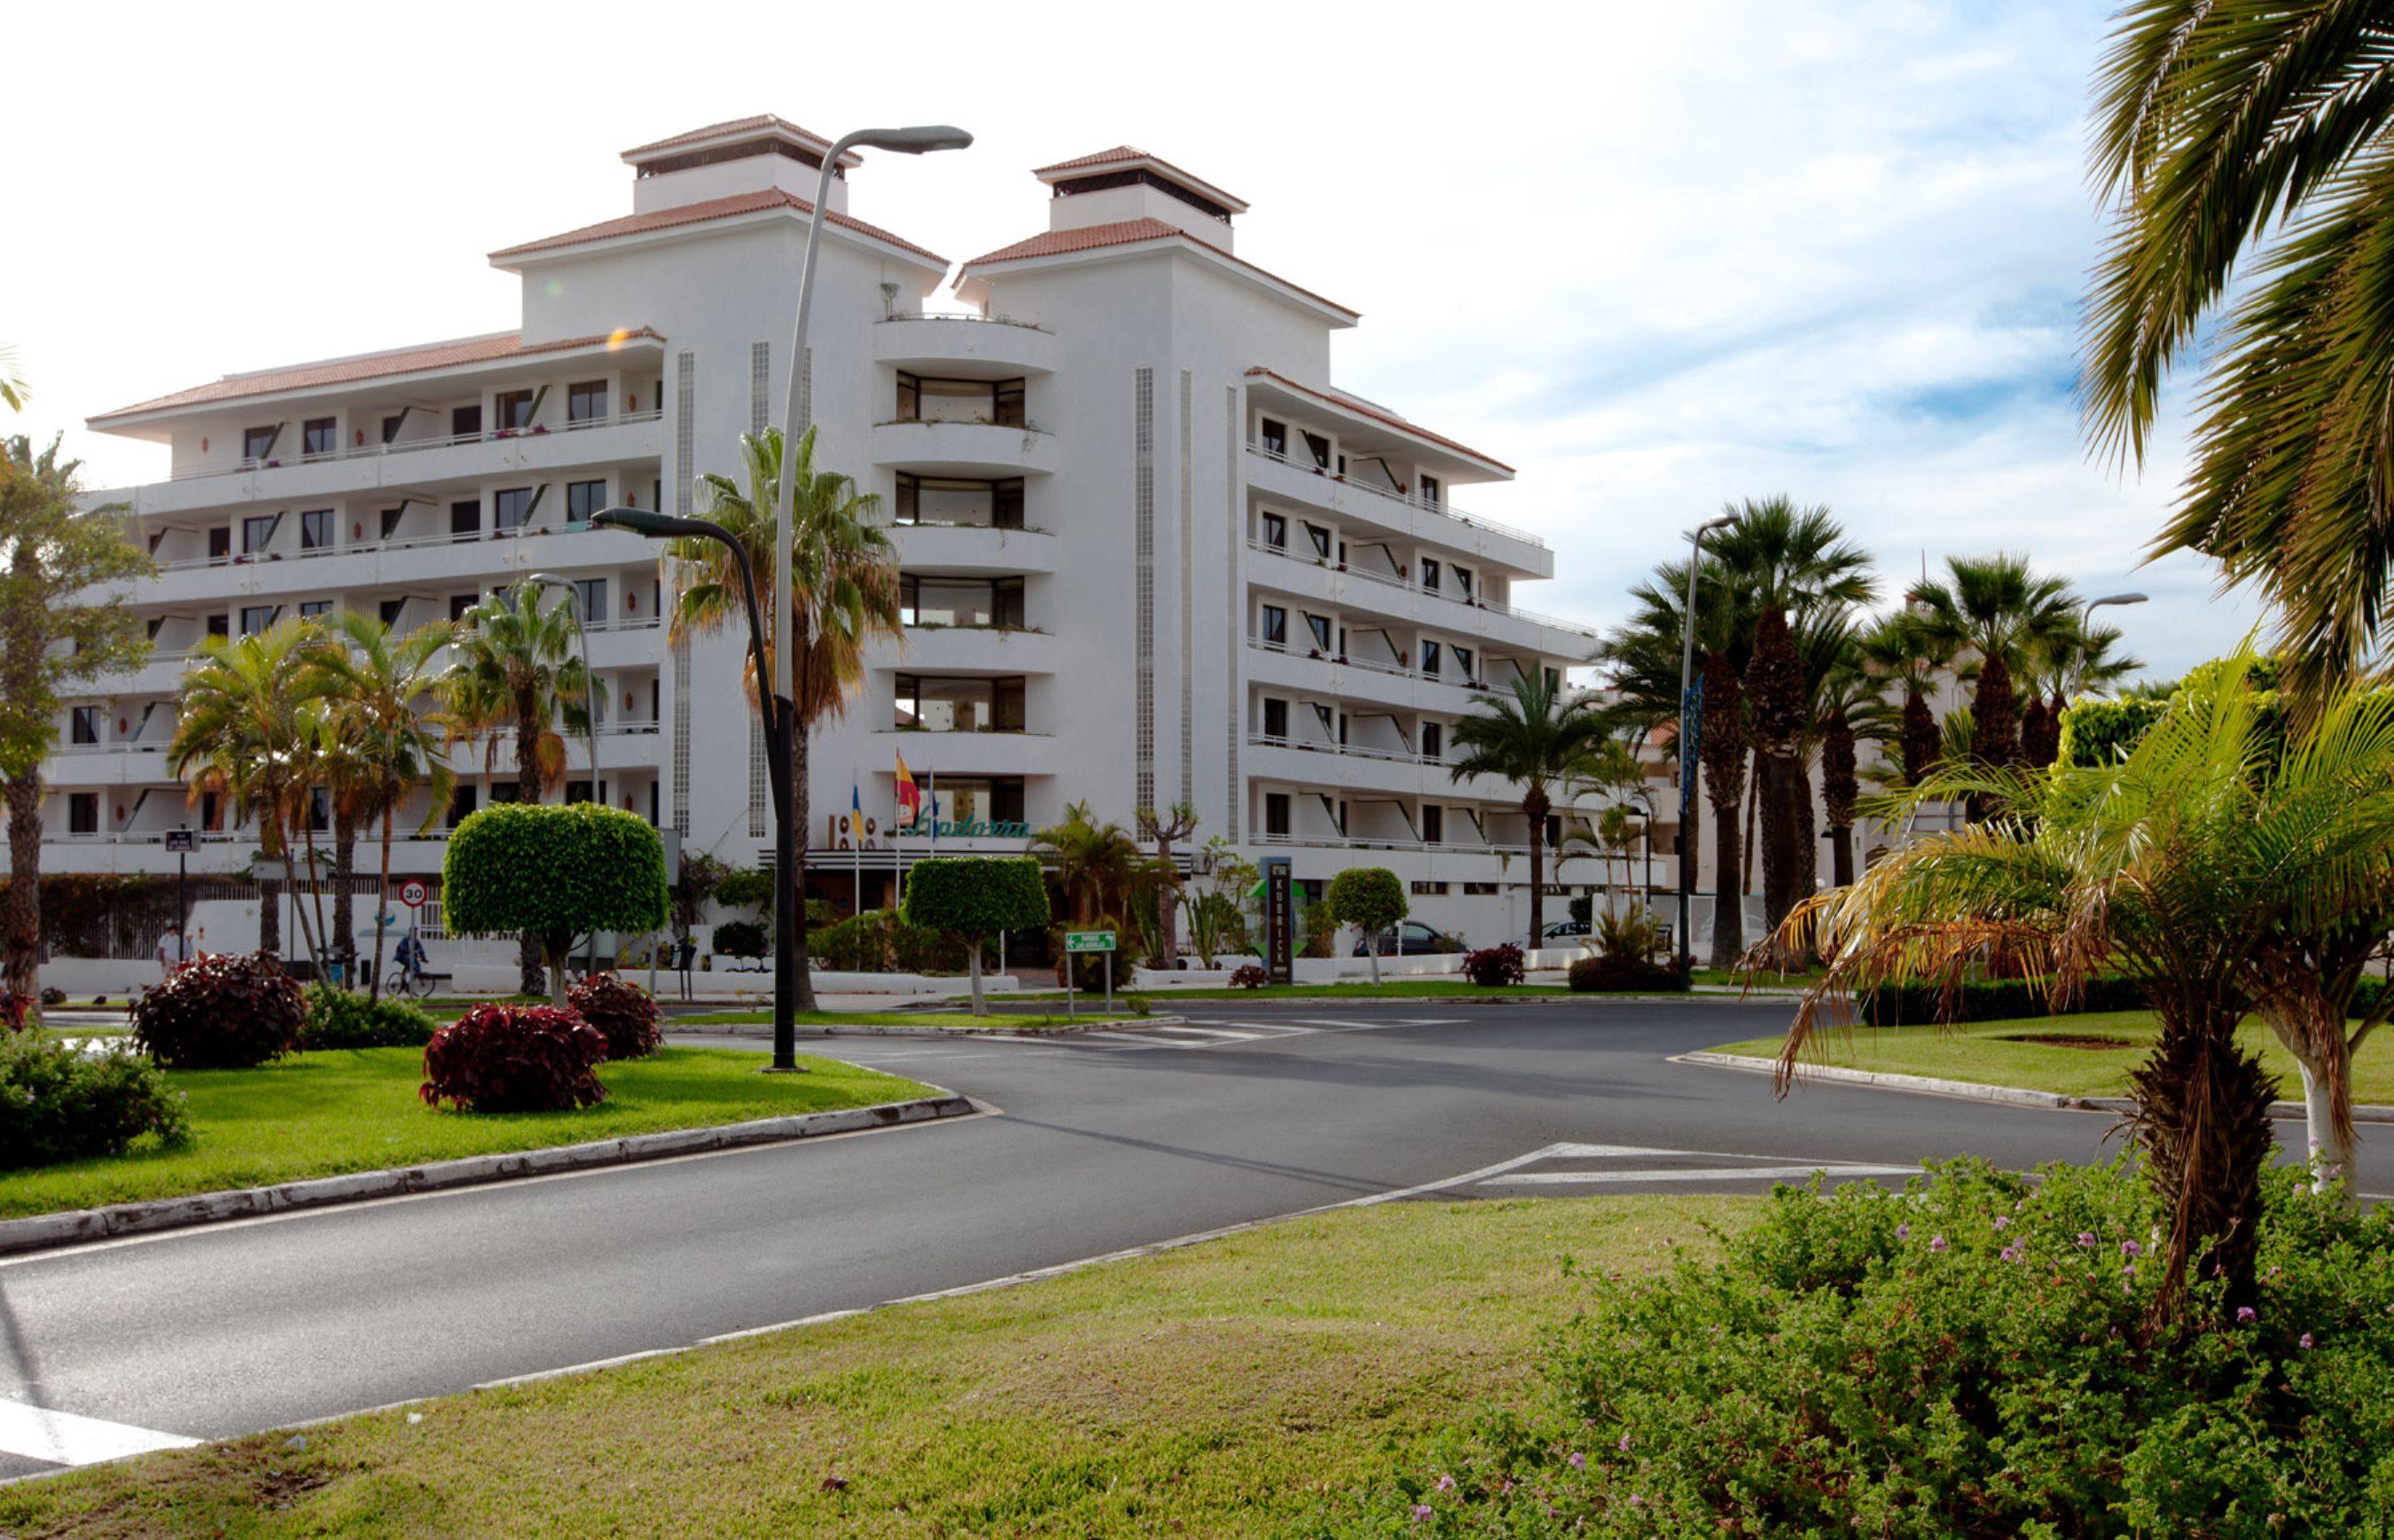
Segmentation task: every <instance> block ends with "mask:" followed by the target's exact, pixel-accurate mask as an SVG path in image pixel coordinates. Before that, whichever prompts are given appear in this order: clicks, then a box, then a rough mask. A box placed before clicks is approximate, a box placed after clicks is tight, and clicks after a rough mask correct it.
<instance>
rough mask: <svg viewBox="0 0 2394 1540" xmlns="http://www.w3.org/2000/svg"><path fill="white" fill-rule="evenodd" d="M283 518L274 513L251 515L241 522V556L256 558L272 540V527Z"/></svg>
mask: <svg viewBox="0 0 2394 1540" xmlns="http://www.w3.org/2000/svg"><path fill="white" fill-rule="evenodd" d="M282 517H283V516H282V515H281V514H276V513H258V514H252V515H251V516H250V517H248V518H247V519H244V520H242V521H241V554H242V555H243V556H257V555H258V554H260V553H261V552H263V551H264V550H265V549H266V547H267V545H268V543H269V542H270V541H272V540H273V538H274V526H275V524H276V522H277V521H278V520H281V518H282Z"/></svg>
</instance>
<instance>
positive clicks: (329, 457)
mask: <svg viewBox="0 0 2394 1540" xmlns="http://www.w3.org/2000/svg"><path fill="white" fill-rule="evenodd" d="M663 453H664V428H663V427H662V426H661V424H660V420H659V415H658V414H657V413H656V412H654V411H649V412H624V413H618V414H616V415H613V416H608V417H599V418H594V419H592V420H590V421H588V422H579V423H559V424H556V425H554V426H551V427H542V428H520V429H499V430H496V431H493V432H489V433H465V434H459V435H457V436H455V437H454V438H441V439H411V440H406V441H401V442H399V443H394V444H366V445H363V446H356V447H351V448H347V449H337V450H335V451H333V452H332V453H330V454H314V455H296V454H295V455H291V456H289V457H287V458H283V459H279V460H278V459H269V460H266V461H263V462H256V463H247V464H243V465H239V466H234V467H228V468H224V469H217V470H204V471H191V472H187V473H185V474H183V475H181V476H178V477H177V478H175V479H174V480H168V481H161V482H157V483H154V484H152V485H150V486H144V487H138V488H135V489H134V490H133V492H132V494H131V495H130V496H129V497H128V498H127V499H126V501H127V502H128V503H129V504H130V506H131V508H132V511H133V512H134V513H136V514H139V515H142V516H145V517H159V516H165V515H173V514H181V513H191V512H194V511H197V510H201V509H205V508H220V507H239V506H241V505H243V504H248V503H263V502H282V501H284V500H290V501H300V500H304V499H309V498H322V497H345V496H353V495H360V494H371V493H373V492H375V491H376V490H378V489H380V488H384V487H396V488H409V489H420V488H423V487H426V486H428V485H432V484H435V483H438V482H441V481H480V480H492V479H496V478H500V477H506V476H514V475H520V474H525V473H535V474H536V473H538V472H541V471H548V470H557V469H561V468H563V467H569V466H597V465H617V464H625V463H630V462H634V461H648V460H654V459H657V458H658V457H659V456H660V455H661V454H663Z"/></svg>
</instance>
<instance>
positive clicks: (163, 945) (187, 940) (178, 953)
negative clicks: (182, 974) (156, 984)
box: [158, 926, 191, 981]
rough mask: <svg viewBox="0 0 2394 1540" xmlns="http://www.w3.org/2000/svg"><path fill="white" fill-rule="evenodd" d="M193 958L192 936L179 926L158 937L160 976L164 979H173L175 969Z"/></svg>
mask: <svg viewBox="0 0 2394 1540" xmlns="http://www.w3.org/2000/svg"><path fill="white" fill-rule="evenodd" d="M190 961H191V937H189V936H187V935H185V934H184V933H183V931H182V928H180V927H179V926H178V927H177V928H174V929H172V930H169V931H167V932H166V933H165V934H164V935H162V936H160V937H159V938H158V977H159V979H160V980H161V981H164V980H168V979H172V978H173V977H174V976H175V970H176V969H177V968H178V967H182V966H183V965H184V964H185V963H188V962H190Z"/></svg>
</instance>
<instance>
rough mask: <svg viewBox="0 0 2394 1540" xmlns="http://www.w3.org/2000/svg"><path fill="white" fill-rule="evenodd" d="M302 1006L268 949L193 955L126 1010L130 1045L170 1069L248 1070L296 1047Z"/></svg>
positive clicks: (292, 984) (305, 1012)
mask: <svg viewBox="0 0 2394 1540" xmlns="http://www.w3.org/2000/svg"><path fill="white" fill-rule="evenodd" d="M307 1020H308V1005H307V1001H306V999H305V998H304V997H303V996H302V995H301V994H300V993H299V986H298V985H297V984H296V983H295V982H294V981H292V979H291V976H290V975H289V974H287V973H285V972H283V965H282V964H281V963H279V962H277V961H275V959H274V957H273V955H272V954H270V953H265V952H258V953H253V954H250V955H248V956H246V957H244V956H242V955H241V954H238V953H232V952H217V953H210V954H207V955H205V956H202V957H197V958H194V959H193V960H192V961H191V962H188V963H185V964H184V965H183V966H182V967H178V968H177V969H176V970H175V975H174V977H173V978H171V979H168V980H167V981H165V982H164V983H163V984H161V985H159V986H158V987H157V988H156V989H153V990H151V992H150V993H149V994H144V995H143V996H141V998H140V999H139V1000H138V1001H136V1002H135V1003H134V1007H133V1046H135V1047H137V1048H138V1049H140V1050H141V1051H142V1052H143V1053H146V1054H148V1055H149V1056H150V1057H151V1058H152V1059H155V1060H157V1061H158V1062H159V1063H161V1064H164V1065H165V1066H166V1067H167V1068H168V1069H171V1070H248V1069H255V1068H257V1066H258V1065H260V1064H263V1063H266V1062H268V1061H269V1060H275V1059H280V1058H282V1057H283V1055H284V1054H286V1053H289V1052H290V1051H291V1050H292V1049H294V1048H296V1047H297V1046H299V1029H300V1028H301V1027H302V1026H304V1025H305V1024H306V1023H307Z"/></svg>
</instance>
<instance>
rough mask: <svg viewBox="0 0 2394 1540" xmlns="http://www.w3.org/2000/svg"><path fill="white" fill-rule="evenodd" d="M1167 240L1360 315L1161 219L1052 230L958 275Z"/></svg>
mask: <svg viewBox="0 0 2394 1540" xmlns="http://www.w3.org/2000/svg"><path fill="white" fill-rule="evenodd" d="M1166 240H1177V241H1186V242H1188V243H1189V244H1190V245H1194V246H1203V247H1204V249H1205V250H1207V251H1210V252H1212V253H1213V254H1214V255H1215V256H1217V257H1220V258H1222V259H1223V260H1224V261H1226V262H1234V263H1237V264H1238V265H1239V266H1240V267H1243V268H1244V269H1246V270H1248V271H1249V272H1255V273H1262V274H1263V276H1264V277H1266V278H1269V279H1270V280H1271V281H1272V282H1273V283H1278V284H1281V285H1282V286H1283V287H1285V288H1290V289H1295V290H1296V292H1297V293H1298V294H1301V295H1303V296H1306V297H1307V298H1308V299H1312V300H1318V301H1320V302H1321V303H1322V304H1324V305H1327V306H1329V307H1330V308H1331V309H1334V310H1336V311H1338V312H1339V313H1340V314H1342V315H1349V316H1352V315H1357V314H1359V313H1360V312H1358V311H1355V310H1351V309H1348V308H1347V307H1346V306H1344V305H1341V304H1339V303H1338V302H1337V301H1336V300H1335V299H1324V298H1322V296H1320V295H1318V294H1315V293H1314V292H1313V291H1312V290H1311V289H1308V288H1302V287H1299V286H1298V285H1297V284H1295V283H1289V281H1288V280H1287V279H1285V278H1282V277H1281V276H1280V275H1279V274H1277V273H1273V272H1266V271H1265V270H1263V269H1261V268H1259V267H1256V265H1255V264H1254V263H1253V262H1249V261H1247V260H1245V259H1244V258H1243V257H1233V256H1231V255H1230V253H1229V252H1227V251H1224V250H1223V249H1222V248H1221V247H1219V246H1217V245H1216V244H1214V243H1213V242H1211V241H1203V240H1200V239H1198V238H1197V237H1196V236H1194V235H1191V234H1190V233H1189V232H1188V231H1187V230H1182V229H1181V228H1180V227H1179V226H1177V225H1167V224H1165V223H1164V221H1163V220H1161V219H1149V218H1138V219H1123V220H1119V221H1117V222H1115V223H1113V224H1110V225H1085V226H1083V227H1082V228H1081V229H1079V230H1048V231H1046V233H1045V234H1041V235H1034V236H1033V237H1031V239H1029V240H1028V241H1017V242H1016V243H1014V244H1012V245H1010V246H1000V247H998V248H997V249H996V250H995V251H993V252H986V253H984V254H982V255H981V256H979V257H974V258H973V259H972V260H971V261H969V262H967V263H966V264H965V265H964V267H963V268H962V269H959V270H958V272H959V275H961V274H962V273H963V272H964V271H965V270H970V269H973V268H977V267H980V266H981V265H982V264H984V263H990V262H1020V261H1025V260H1028V259H1029V258H1031V257H1062V256H1066V255H1068V254H1070V253H1072V252H1077V251H1098V250H1101V249H1103V248H1105V247H1107V246H1128V245H1136V244H1139V243H1140V242H1144V241H1166Z"/></svg>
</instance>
